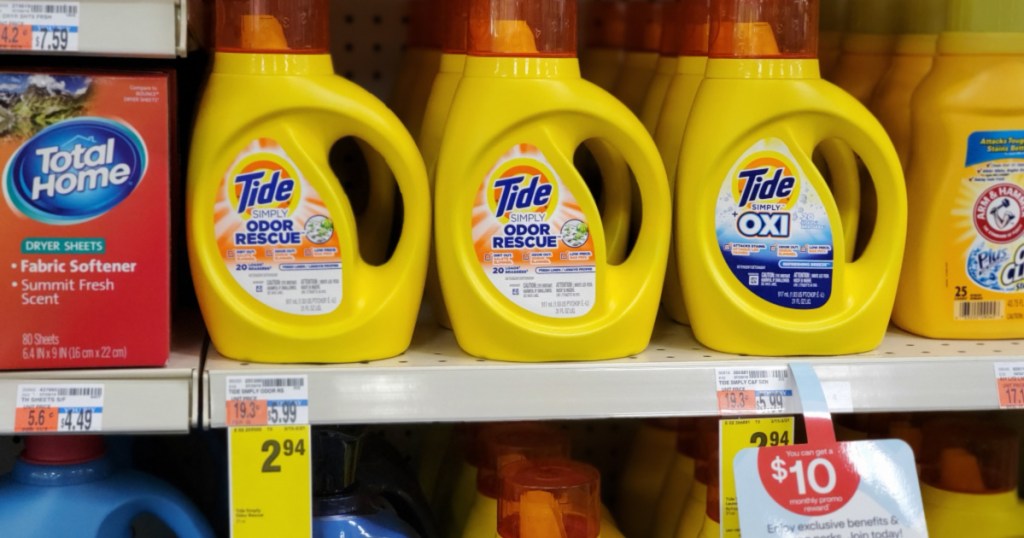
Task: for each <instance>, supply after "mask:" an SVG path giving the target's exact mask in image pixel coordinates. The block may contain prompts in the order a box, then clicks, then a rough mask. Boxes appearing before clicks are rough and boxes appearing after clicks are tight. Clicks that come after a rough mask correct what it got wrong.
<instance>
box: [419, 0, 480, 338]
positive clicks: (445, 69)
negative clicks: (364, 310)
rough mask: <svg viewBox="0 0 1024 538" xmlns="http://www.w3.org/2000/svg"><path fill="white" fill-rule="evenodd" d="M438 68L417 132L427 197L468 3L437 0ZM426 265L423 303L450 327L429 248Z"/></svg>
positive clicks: (461, 55) (458, 73) (464, 39)
mask: <svg viewBox="0 0 1024 538" xmlns="http://www.w3.org/2000/svg"><path fill="white" fill-rule="evenodd" d="M441 7H442V13H443V15H442V20H441V27H442V28H441V32H442V42H441V50H442V54H441V68H440V71H439V72H438V73H437V76H436V77H435V78H434V86H433V88H432V89H431V90H430V99H429V100H428V101H427V111H426V114H425V115H424V116H423V128H422V129H421V130H420V134H419V140H418V144H419V147H420V152H422V154H423V163H424V164H425V165H426V166H427V175H428V176H429V179H430V187H431V194H433V188H434V183H435V180H436V178H435V176H434V174H435V172H436V171H437V158H438V154H439V153H440V152H441V140H443V139H444V130H445V127H446V126H447V125H448V113H449V112H450V111H451V109H452V100H453V99H454V98H455V90H456V89H458V87H459V81H460V80H462V71H463V70H464V69H465V68H466V47H467V46H468V41H469V0H441ZM430 255H431V259H430V265H429V267H428V269H427V287H426V290H427V301H428V302H429V303H430V306H431V308H432V309H433V312H434V319H435V320H436V321H437V322H438V323H439V324H440V325H441V326H443V327H447V328H451V326H452V324H451V321H449V319H448V309H447V308H445V306H444V297H443V296H442V294H441V281H440V280H438V277H437V262H436V261H435V260H434V251H433V249H431V252H430Z"/></svg>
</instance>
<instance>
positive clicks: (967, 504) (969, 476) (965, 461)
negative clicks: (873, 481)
mask: <svg viewBox="0 0 1024 538" xmlns="http://www.w3.org/2000/svg"><path fill="white" fill-rule="evenodd" d="M954 1H956V0H954ZM1019 450H1020V439H1019V437H1018V433H1017V432H1016V431H1015V430H1013V429H1011V428H1008V427H1005V426H1001V425H998V424H996V423H994V422H993V421H988V422H985V421H970V420H965V419H936V420H933V421H931V422H928V423H926V424H925V426H924V434H923V441H922V443H921V458H920V460H921V462H920V466H921V500H922V503H923V504H924V515H925V520H926V521H927V522H928V535H929V536H931V537H933V538H953V537H958V538H959V537H964V536H979V537H980V536H991V537H1015V536H1022V535H1024V505H1022V504H1021V501H1020V499H1019V498H1018V497H1017V467H1018V461H1019V460H1018V458H1019Z"/></svg>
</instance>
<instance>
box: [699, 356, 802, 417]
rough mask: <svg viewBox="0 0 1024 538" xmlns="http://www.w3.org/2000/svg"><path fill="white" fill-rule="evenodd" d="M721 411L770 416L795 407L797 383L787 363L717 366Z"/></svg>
mask: <svg viewBox="0 0 1024 538" xmlns="http://www.w3.org/2000/svg"><path fill="white" fill-rule="evenodd" d="M715 382H716V384H717V389H718V410H719V411H721V412H722V413H723V414H738V415H767V414H776V413H786V412H787V409H789V410H792V405H791V404H790V402H791V401H792V400H793V395H794V389H795V388H796V385H795V383H794V381H793V376H792V375H790V372H789V367H788V366H760V367H749V366H747V367H734V368H716V369H715Z"/></svg>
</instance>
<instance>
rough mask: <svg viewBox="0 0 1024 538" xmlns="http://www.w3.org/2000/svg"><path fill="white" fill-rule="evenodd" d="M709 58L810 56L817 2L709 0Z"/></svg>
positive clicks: (815, 44)
mask: <svg viewBox="0 0 1024 538" xmlns="http://www.w3.org/2000/svg"><path fill="white" fill-rule="evenodd" d="M710 20H711V29H710V37H709V42H710V47H709V51H708V56H709V57H711V58H764V59H770V58H778V59H813V58H816V57H817V52H818V2H817V1H816V0H811V1H807V2H793V1H792V0H711V19H710Z"/></svg>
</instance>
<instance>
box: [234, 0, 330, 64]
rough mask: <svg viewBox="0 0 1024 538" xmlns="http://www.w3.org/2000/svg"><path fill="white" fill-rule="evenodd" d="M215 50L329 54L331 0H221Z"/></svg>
mask: <svg viewBox="0 0 1024 538" xmlns="http://www.w3.org/2000/svg"><path fill="white" fill-rule="evenodd" d="M216 13H217V14H216V21H217V24H216V29H215V35H214V50H216V51H217V52H249V53H252V52H260V53H279V54H326V53H327V52H328V51H329V49H330V33H329V30H328V20H329V8H328V5H327V0H217V5H216Z"/></svg>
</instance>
